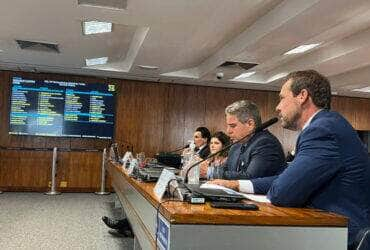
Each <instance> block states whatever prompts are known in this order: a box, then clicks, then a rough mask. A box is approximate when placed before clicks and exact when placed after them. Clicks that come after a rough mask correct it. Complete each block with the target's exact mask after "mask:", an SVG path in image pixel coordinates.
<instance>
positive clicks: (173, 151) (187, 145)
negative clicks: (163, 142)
mask: <svg viewBox="0 0 370 250" xmlns="http://www.w3.org/2000/svg"><path fill="white" fill-rule="evenodd" d="M188 147H190V144H186V145H185V146H183V147H181V148H178V149H175V150H172V151H169V152H167V154H171V153H175V152H177V151H180V150H183V149H185V148H188Z"/></svg>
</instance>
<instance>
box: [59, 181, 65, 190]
mask: <svg viewBox="0 0 370 250" xmlns="http://www.w3.org/2000/svg"><path fill="white" fill-rule="evenodd" d="M59 187H61V188H65V187H67V182H66V181H61V182H60V186H59Z"/></svg>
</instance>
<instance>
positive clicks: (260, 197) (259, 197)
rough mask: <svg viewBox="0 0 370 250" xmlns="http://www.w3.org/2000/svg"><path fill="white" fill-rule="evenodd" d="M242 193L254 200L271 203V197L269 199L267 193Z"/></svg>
mask: <svg viewBox="0 0 370 250" xmlns="http://www.w3.org/2000/svg"><path fill="white" fill-rule="evenodd" d="M241 195H243V196H244V197H245V198H247V199H250V200H252V201H257V202H264V203H271V201H270V200H269V199H267V197H266V195H259V194H243V193H241Z"/></svg>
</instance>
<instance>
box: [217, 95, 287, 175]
mask: <svg viewBox="0 0 370 250" xmlns="http://www.w3.org/2000/svg"><path fill="white" fill-rule="evenodd" d="M225 114H226V124H227V134H228V135H229V136H230V138H231V140H233V141H237V140H240V139H242V138H243V137H245V136H247V135H248V134H250V133H251V132H253V131H254V129H255V128H256V127H259V126H260V125H261V115H260V112H259V109H258V107H257V105H256V104H255V103H253V102H251V101H249V100H241V101H237V102H234V103H232V104H230V105H229V106H228V107H226V109H225ZM284 163H285V157H284V152H283V148H282V146H281V144H280V142H279V140H278V139H277V138H276V137H275V136H274V135H272V134H271V133H270V132H269V131H268V130H263V131H260V132H258V133H255V134H253V135H251V136H249V137H247V138H246V139H245V140H244V141H242V142H241V143H237V144H235V145H234V146H232V147H231V148H230V152H229V154H228V158H227V160H226V163H225V164H224V166H223V168H221V169H220V170H222V171H217V172H216V171H215V172H214V173H213V176H212V177H213V178H214V179H229V180H235V179H251V178H257V177H264V176H272V175H276V174H277V173H279V172H281V168H283V167H284V166H285V164H284Z"/></svg>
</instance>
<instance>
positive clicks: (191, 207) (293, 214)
mask: <svg viewBox="0 0 370 250" xmlns="http://www.w3.org/2000/svg"><path fill="white" fill-rule="evenodd" d="M108 172H109V173H110V174H111V175H112V176H116V177H119V178H123V179H122V180H125V181H127V182H128V183H129V184H131V186H133V187H134V188H135V189H136V190H137V191H138V192H139V193H140V194H141V195H142V196H143V197H144V198H145V199H146V200H147V201H148V202H149V203H151V204H152V205H153V206H154V207H155V208H158V207H159V211H160V213H161V214H162V215H163V216H164V217H165V218H166V219H167V220H168V221H169V222H170V223H172V224H215V225H229V224H232V225H254V226H307V227H308V226H310V227H311V226H312V227H315V226H318V227H347V223H348V219H347V218H346V217H344V216H340V215H337V214H334V213H330V212H325V211H322V210H318V209H312V208H286V207H277V206H274V205H272V204H269V203H260V202H254V201H246V202H248V203H253V204H256V205H257V206H258V207H259V210H257V211H251V210H237V209H221V208H212V207H211V206H210V204H209V202H207V203H205V204H189V203H187V202H182V201H172V200H169V199H166V198H164V199H162V200H161V201H159V200H158V199H157V197H156V196H155V194H154V191H153V188H154V186H155V183H146V182H141V181H139V180H136V179H134V178H131V177H130V176H129V175H128V174H127V173H126V171H125V170H124V169H123V168H122V167H121V166H120V165H119V164H116V163H112V162H110V163H109V164H108ZM113 179H114V178H113ZM113 181H114V180H113ZM160 204H161V205H160Z"/></svg>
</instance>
